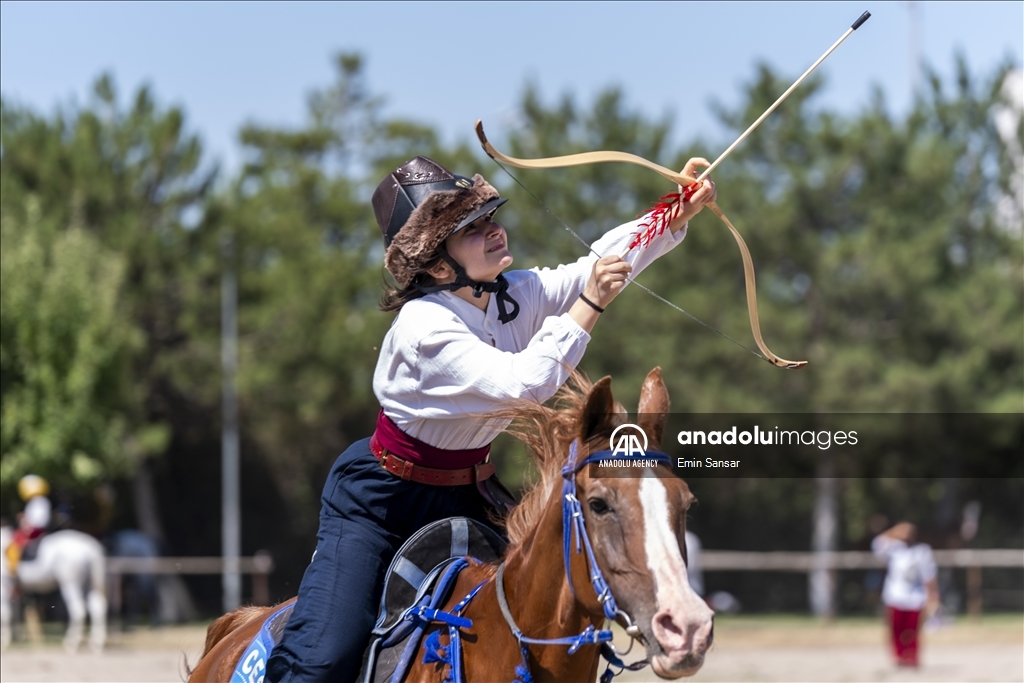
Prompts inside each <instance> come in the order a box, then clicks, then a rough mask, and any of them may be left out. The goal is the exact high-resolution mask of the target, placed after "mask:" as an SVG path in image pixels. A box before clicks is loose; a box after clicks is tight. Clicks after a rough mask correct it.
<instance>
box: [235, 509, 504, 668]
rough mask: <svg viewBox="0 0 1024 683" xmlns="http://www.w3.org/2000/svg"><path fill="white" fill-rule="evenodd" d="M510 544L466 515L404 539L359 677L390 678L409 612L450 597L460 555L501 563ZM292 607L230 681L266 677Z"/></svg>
mask: <svg viewBox="0 0 1024 683" xmlns="http://www.w3.org/2000/svg"><path fill="white" fill-rule="evenodd" d="M506 545H507V543H506V541H505V540H504V539H502V538H501V537H500V536H499V535H498V534H497V533H495V532H494V531H493V530H492V529H490V528H489V527H487V526H484V525H483V524H481V523H480V522H477V521H475V520H472V519H469V518H467V517H449V518H448V519H442V520H439V521H437V522H434V523H432V524H428V525H427V526H425V527H423V528H422V529H420V530H419V531H417V532H416V533H415V534H413V536H412V537H411V538H410V539H409V540H408V541H406V542H405V543H403V544H402V547H401V548H399V550H398V553H397V554H396V555H395V557H394V559H392V560H391V565H390V566H389V567H388V571H387V574H386V575H385V578H384V593H383V595H382V596H381V600H380V612H379V616H378V617H377V622H376V625H375V626H374V629H373V632H372V635H371V637H370V643H369V645H368V646H367V648H366V650H365V652H364V654H363V665H362V668H361V670H360V673H359V680H361V681H364V682H365V683H376V682H381V683H384V682H386V681H388V680H389V679H390V678H391V677H392V675H393V673H394V671H395V669H396V668H397V667H398V665H399V664H400V663H401V662H402V659H403V654H405V650H406V645H407V644H408V642H409V641H410V640H411V637H412V636H413V634H414V633H415V632H416V630H417V629H416V627H417V622H416V621H415V620H414V619H412V618H407V617H408V616H409V615H410V614H411V613H412V612H413V610H416V609H419V608H424V607H428V606H429V607H436V606H438V605H442V604H443V602H444V601H445V600H447V599H448V597H449V595H448V594H449V593H451V590H452V588H453V587H454V585H455V579H456V578H457V576H458V570H459V569H461V567H463V566H465V565H466V562H465V560H462V559H461V558H463V557H466V556H469V557H472V558H474V559H475V560H479V561H481V562H497V561H498V560H500V559H501V556H502V554H503V553H504V551H505V546H506ZM294 607H295V603H291V604H289V605H286V606H285V607H282V608H281V609H279V610H277V611H276V612H274V613H273V614H271V615H270V616H269V617H267V619H266V621H264V623H263V626H262V627H261V628H260V632H259V633H258V634H257V635H256V637H255V638H253V640H252V642H251V643H250V644H249V646H248V647H247V648H246V649H245V652H244V653H243V654H242V656H241V658H239V660H238V664H237V665H236V666H235V671H234V674H233V675H232V676H231V683H252V682H253V681H257V680H260V679H261V678H262V676H263V673H264V672H265V670H266V664H267V657H268V655H269V653H270V651H271V650H273V649H274V645H275V644H276V643H277V641H278V640H280V638H281V633H283V632H284V627H285V625H286V624H287V623H288V619H289V618H290V617H291V614H292V610H293V608H294ZM412 649H415V648H414V647H413V648H412ZM411 654H412V652H411V651H410V652H409V653H408V656H411ZM406 659H408V658H406ZM406 663H408V662H407V661H406Z"/></svg>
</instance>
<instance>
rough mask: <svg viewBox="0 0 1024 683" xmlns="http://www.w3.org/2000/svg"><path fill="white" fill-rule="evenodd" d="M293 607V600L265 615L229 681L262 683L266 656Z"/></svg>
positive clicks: (235, 682)
mask: <svg viewBox="0 0 1024 683" xmlns="http://www.w3.org/2000/svg"><path fill="white" fill-rule="evenodd" d="M294 607H295V603H294V602H293V603H292V604H290V605H285V606H284V607H282V608H281V609H279V610H277V611H276V612H274V613H273V614H271V615H270V616H269V617H267V620H266V621H264V622H263V627H262V628H260V632H259V633H257V634H256V637H255V638H253V639H252V642H251V643H249V647H247V648H245V652H244V653H242V657H241V658H240V659H239V660H238V664H237V665H236V666H235V673H234V674H232V675H231V683H263V676H264V674H266V672H267V657H268V656H269V655H270V651H271V650H273V649H274V644H275V643H276V642H277V640H278V639H279V638H280V637H281V633H282V632H283V631H284V627H285V624H287V623H288V617H290V616H291V614H292V609H293V608H294Z"/></svg>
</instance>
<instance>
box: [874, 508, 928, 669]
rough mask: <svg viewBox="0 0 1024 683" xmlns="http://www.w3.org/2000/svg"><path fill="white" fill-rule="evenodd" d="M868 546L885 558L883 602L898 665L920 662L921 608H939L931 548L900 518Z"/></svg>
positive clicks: (909, 524)
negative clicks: (919, 539)
mask: <svg viewBox="0 0 1024 683" xmlns="http://www.w3.org/2000/svg"><path fill="white" fill-rule="evenodd" d="M871 550H872V551H873V552H875V553H876V554H878V555H884V556H885V557H886V558H888V565H889V566H888V571H887V572H886V575H885V584H884V585H883V586H882V602H883V603H884V604H885V607H886V614H887V616H888V619H889V628H890V636H891V640H892V648H893V653H894V655H895V657H896V665H897V666H908V667H916V666H918V665H919V663H920V660H919V651H920V647H919V638H920V633H921V612H922V611H924V612H926V614H925V618H927V616H928V615H929V614H931V613H932V612H934V611H935V610H936V608H938V605H939V582H938V579H937V574H938V572H937V568H936V566H935V558H934V557H933V556H932V549H931V547H930V546H929V545H927V544H925V543H917V527H916V526H914V525H913V524H911V523H910V522H900V523H899V524H896V525H895V526H893V527H892V528H891V529H888V530H887V531H884V532H882V533H881V534H879V535H878V536H876V537H875V538H874V540H873V541H872V542H871Z"/></svg>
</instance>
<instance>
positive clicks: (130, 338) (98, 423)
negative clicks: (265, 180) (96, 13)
mask: <svg viewBox="0 0 1024 683" xmlns="http://www.w3.org/2000/svg"><path fill="white" fill-rule="evenodd" d="M0 117H2V122H3V127H2V150H3V156H2V164H0V189H2V193H0V196H2V199H0V214H2V225H3V246H2V249H3V308H4V310H3V335H2V336H3V365H2V381H0V383H2V388H3V392H2V400H3V408H2V409H3V416H4V417H3V432H2V433H3V440H2V453H0V458H2V465H0V468H2V472H3V482H4V483H3V486H4V490H5V491H8V490H9V489H8V487H9V486H13V483H14V482H15V481H16V479H14V477H17V476H18V475H19V474H21V473H24V472H27V471H35V472H38V473H39V474H44V475H45V476H48V477H50V478H52V479H53V480H54V481H55V482H56V483H57V484H58V485H60V486H61V487H64V488H65V489H68V490H76V489H78V490H89V489H90V488H91V487H92V486H94V485H95V484H96V483H97V482H98V481H100V480H108V479H110V478H111V477H119V476H124V475H126V474H129V473H130V472H131V471H132V469H133V466H134V464H135V463H136V462H137V461H138V459H139V458H143V457H147V456H150V455H155V454H160V453H162V452H164V450H165V449H166V447H167V444H168V441H169V439H170V436H171V425H170V424H169V423H168V422H167V420H166V415H161V411H160V410H159V408H158V404H159V402H160V399H159V393H160V392H159V385H160V384H161V382H162V378H163V370H164V369H163V367H162V365H163V364H164V363H165V362H166V355H167V351H168V350H169V349H170V348H172V347H174V346H175V345H176V344H178V343H180V331H179V329H178V317H179V315H180V312H181V306H180V304H179V300H180V299H179V295H178V292H179V289H180V283H181V282H182V281H183V280H187V279H188V277H189V275H188V273H189V262H188V259H187V258H184V256H185V255H186V254H187V253H188V242H189V241H190V240H191V239H192V237H193V235H192V234H191V233H190V232H189V231H188V230H187V229H186V228H185V227H184V226H183V221H184V218H185V216H186V213H187V212H188V211H189V210H192V211H195V210H196V209H197V208H198V204H197V202H198V201H199V200H200V199H201V198H202V197H203V196H204V195H205V193H206V192H207V190H208V188H209V185H210V183H211V181H212V174H211V173H205V174H202V173H198V171H197V169H198V166H199V161H200V156H201V148H200V145H199V141H198V139H197V138H195V137H192V136H188V135H187V134H186V133H185V132H184V114H183V113H182V112H181V111H180V110H179V109H175V108H171V109H168V110H162V109H161V108H160V107H158V106H157V104H156V103H155V102H154V101H153V99H152V97H151V95H150V94H149V91H148V90H147V89H145V88H143V89H141V90H139V91H138V92H137V93H136V95H135V97H134V100H133V101H132V103H131V106H130V107H128V108H127V109H122V107H121V106H119V104H118V102H117V94H116V91H115V89H114V85H113V82H112V80H111V79H110V78H109V77H106V76H104V77H102V78H100V79H99V80H98V81H97V82H96V84H95V86H94V89H93V97H92V99H91V100H90V102H89V103H88V106H86V107H84V108H82V109H67V110H62V111H59V112H58V113H56V114H55V115H54V116H53V117H51V118H42V117H39V116H38V115H36V114H35V113H33V112H31V111H29V110H27V109H25V108H22V107H18V106H14V105H10V104H9V103H8V102H7V101H4V102H3V103H2V105H0Z"/></svg>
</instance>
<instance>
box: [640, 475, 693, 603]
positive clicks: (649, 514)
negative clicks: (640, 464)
mask: <svg viewBox="0 0 1024 683" xmlns="http://www.w3.org/2000/svg"><path fill="white" fill-rule="evenodd" d="M644 474H645V475H646V474H647V473H646V472H645V473H644ZM640 503H641V504H642V505H643V510H644V550H645V551H646V553H647V568H648V569H650V570H651V575H652V576H653V577H654V586H655V597H656V599H657V601H658V609H659V610H663V609H669V608H671V607H672V606H677V605H681V604H682V603H685V602H687V598H689V597H690V596H693V598H696V595H694V594H693V589H691V588H690V581H689V579H688V578H687V575H686V563H685V562H683V554H682V552H681V551H680V550H679V540H678V539H677V538H676V535H675V533H674V532H673V531H672V526H671V524H669V519H668V510H669V506H668V494H667V493H666V491H665V486H664V485H663V484H662V483H661V481H660V480H659V479H657V478H656V477H653V476H644V478H643V479H642V480H641V481H640Z"/></svg>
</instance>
